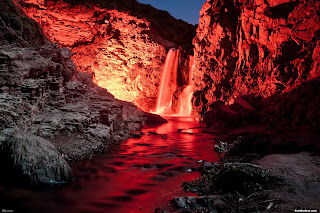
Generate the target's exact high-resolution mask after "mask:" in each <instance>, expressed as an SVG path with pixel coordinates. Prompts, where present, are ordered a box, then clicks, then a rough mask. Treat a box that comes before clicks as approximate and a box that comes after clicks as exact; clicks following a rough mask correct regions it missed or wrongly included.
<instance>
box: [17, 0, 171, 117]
mask: <svg viewBox="0 0 320 213" xmlns="http://www.w3.org/2000/svg"><path fill="white" fill-rule="evenodd" d="M18 2H19V3H20V5H22V6H21V8H22V9H23V11H24V12H25V13H26V14H27V15H28V16H29V17H31V18H33V19H35V20H36V21H37V22H39V23H40V25H41V26H42V27H43V29H44V32H45V34H46V35H47V36H48V37H49V39H50V40H52V41H54V42H57V43H59V44H60V46H62V47H69V48H70V49H71V50H72V52H73V56H72V59H73V61H74V62H75V64H76V65H77V68H78V70H79V71H82V72H88V73H92V74H93V80H94V82H95V83H96V84H97V85H99V86H100V87H103V88H106V89H107V90H108V91H109V92H110V93H111V94H113V95H114V96H115V98H117V99H120V100H124V101H128V102H133V103H135V104H136V105H137V106H138V107H140V108H141V109H143V110H145V111H150V110H151V109H152V108H153V107H154V105H155V102H156V97H157V95H158V86H159V84H160V75H161V71H162V68H163V64H164V61H165V57H166V53H167V49H168V48H169V47H174V46H176V45H175V44H173V43H171V42H169V41H166V40H164V39H162V38H160V36H159V35H157V33H156V32H152V35H151V33H150V22H149V21H147V20H146V19H144V18H137V17H135V16H132V15H130V14H129V13H128V12H119V11H117V10H110V9H103V8H99V7H97V6H93V5H71V4H69V3H65V2H63V1H43V0H20V1H18Z"/></svg>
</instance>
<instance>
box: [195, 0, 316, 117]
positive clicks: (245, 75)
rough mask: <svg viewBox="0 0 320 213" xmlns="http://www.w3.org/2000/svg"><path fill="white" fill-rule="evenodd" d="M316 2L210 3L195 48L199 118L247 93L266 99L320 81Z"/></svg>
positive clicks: (196, 106)
mask: <svg viewBox="0 0 320 213" xmlns="http://www.w3.org/2000/svg"><path fill="white" fill-rule="evenodd" d="M319 10H320V3H319V1H316V0H311V1H307V0H303V1H293V0H268V1H267V2H266V1H258V0H256V1H243V0H236V1H227V0H214V1H212V0H210V1H209V0H208V1H207V2H206V3H205V4H204V6H203V8H202V10H201V18H200V23H199V27H198V29H197V36H196V38H195V39H194V45H195V70H194V82H195V93H194V99H193V106H194V110H195V112H196V114H197V116H199V117H201V116H202V114H203V113H205V112H206V111H208V110H210V109H211V108H212V107H213V105H212V104H213V103H214V102H216V101H220V102H221V103H224V104H231V103H233V102H234V99H235V98H236V97H239V96H240V95H246V94H254V95H256V96H262V97H269V96H270V95H272V94H279V93H283V92H288V91H291V90H292V89H294V88H296V87H297V86H298V85H300V84H301V83H302V82H304V81H306V80H309V79H312V78H315V77H317V76H319V64H320V58H319V47H320V46H319V40H320V34H319V32H320V17H319V16H320V14H319Z"/></svg>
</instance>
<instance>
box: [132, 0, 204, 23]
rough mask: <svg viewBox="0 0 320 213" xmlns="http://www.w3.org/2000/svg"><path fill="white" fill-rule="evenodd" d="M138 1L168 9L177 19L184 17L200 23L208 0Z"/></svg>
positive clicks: (188, 20)
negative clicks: (204, 5)
mask: <svg viewBox="0 0 320 213" xmlns="http://www.w3.org/2000/svg"><path fill="white" fill-rule="evenodd" d="M138 2H140V3H143V4H150V5H152V6H153V7H155V8H157V9H160V10H166V11H168V12H169V13H170V14H171V15H172V16H173V17H175V18H176V19H182V20H184V21H186V22H188V23H190V24H198V23H199V17H200V14H199V13H200V10H201V8H202V5H203V4H204V3H205V2H206V0H138Z"/></svg>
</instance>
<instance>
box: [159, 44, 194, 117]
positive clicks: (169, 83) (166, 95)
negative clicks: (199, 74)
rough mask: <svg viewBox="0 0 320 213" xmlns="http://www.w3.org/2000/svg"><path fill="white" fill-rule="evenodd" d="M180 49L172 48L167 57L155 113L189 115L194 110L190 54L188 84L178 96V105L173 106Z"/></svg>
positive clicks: (176, 87) (191, 58)
mask: <svg viewBox="0 0 320 213" xmlns="http://www.w3.org/2000/svg"><path fill="white" fill-rule="evenodd" d="M179 57H180V50H179V49H178V50H176V49H174V48H173V49H170V50H169V52H168V55H167V58H166V62H165V66H164V69H163V73H162V77H161V84H160V88H159V95H158V100H157V105H156V110H155V113H157V114H167V115H168V114H169V115H170V114H175V115H182V116H189V115H190V114H191V111H192V105H191V99H192V95H193V84H192V68H193V67H192V66H193V57H192V56H190V63H189V64H190V65H189V72H188V73H189V77H188V84H187V85H185V88H184V89H183V90H182V92H181V94H180V95H179V98H178V106H177V107H176V108H175V109H173V108H172V100H173V95H174V93H175V91H177V89H178V86H177V74H178V70H179V69H178V67H179Z"/></svg>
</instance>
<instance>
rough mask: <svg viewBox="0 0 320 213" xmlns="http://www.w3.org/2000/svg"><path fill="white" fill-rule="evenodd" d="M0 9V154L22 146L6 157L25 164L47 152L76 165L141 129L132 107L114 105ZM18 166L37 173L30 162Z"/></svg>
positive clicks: (31, 27)
mask: <svg viewBox="0 0 320 213" xmlns="http://www.w3.org/2000/svg"><path fill="white" fill-rule="evenodd" d="M0 6H1V8H2V10H1V12H0V29H1V31H0V112H1V117H0V152H6V151H4V150H8V149H9V150H11V151H12V150H14V149H19V147H20V148H21V146H22V147H24V148H23V149H26V150H27V153H24V152H19V151H17V152H14V153H15V154H12V155H11V156H7V155H6V156H7V157H8V158H11V157H17V159H23V158H24V157H27V158H28V155H29V154H30V156H29V157H30V159H31V158H32V155H33V154H36V153H38V154H39V153H42V151H43V150H41V149H42V148H44V149H46V148H48V149H49V150H47V151H48V153H51V154H53V155H55V156H57V159H58V160H59V159H60V160H61V156H62V157H63V158H65V159H66V160H77V159H79V158H81V157H84V156H87V155H91V154H92V153H93V152H96V151H102V150H106V149H108V148H109V144H111V143H116V142H117V141H120V140H124V139H126V138H128V136H129V135H130V131H135V130H140V129H141V126H142V125H143V122H144V121H145V120H146V118H145V115H144V113H143V112H141V111H139V110H138V109H137V107H136V106H135V105H134V104H132V103H129V102H124V101H120V100H117V99H115V98H114V97H113V96H112V95H111V94H110V93H109V92H108V91H107V90H106V89H103V88H101V87H99V86H97V85H95V84H94V83H93V81H92V79H91V74H88V73H84V72H78V71H77V70H76V69H77V67H76V65H75V64H74V63H73V61H72V52H71V51H70V50H69V49H67V48H61V47H59V45H58V44H56V43H54V42H51V41H49V39H48V38H46V37H45V35H44V33H43V31H42V29H41V27H40V25H39V24H37V23H36V22H35V21H34V20H32V19H30V18H28V17H26V16H25V15H24V14H23V12H22V11H20V10H19V9H18V8H17V7H16V6H15V4H14V3H13V2H12V1H11V0H4V1H1V2H0ZM73 76H77V79H72V78H73ZM35 136H36V137H35ZM21 138H22V139H21ZM12 141H15V142H12ZM49 142H51V143H52V144H53V145H54V146H55V147H56V148H57V149H58V150H59V151H60V153H61V154H60V153H59V152H57V151H54V150H53V149H55V148H52V147H53V146H52V145H48V144H50V143H49ZM21 143H25V144H21ZM43 143H45V144H43ZM11 145H12V146H13V147H10V146H11ZM20 145H21V146H20ZM21 149H22V148H21ZM39 149H40V150H39ZM50 150H51V151H50ZM52 151H53V152H52ZM43 153H46V152H43ZM57 153H58V154H57ZM7 154H8V153H7ZM19 154H21V155H23V156H20V157H22V158H19ZM38 154H37V155H38ZM2 157H3V156H2ZM7 160H10V159H2V160H1V161H2V162H7ZM60 160H59V161H60ZM15 163H17V162H15ZM18 163H30V164H32V165H31V168H34V169H37V168H38V165H33V163H35V162H33V163H32V162H29V161H26V162H18ZM30 164H29V165H30ZM1 166H2V164H1V165H0V167H1ZM18 166H19V165H18ZM20 166H21V165H20ZM32 166H34V167H32ZM27 167H28V166H27ZM27 167H26V168H27ZM44 167H45V165H44ZM56 172H59V171H58V170H56Z"/></svg>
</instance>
